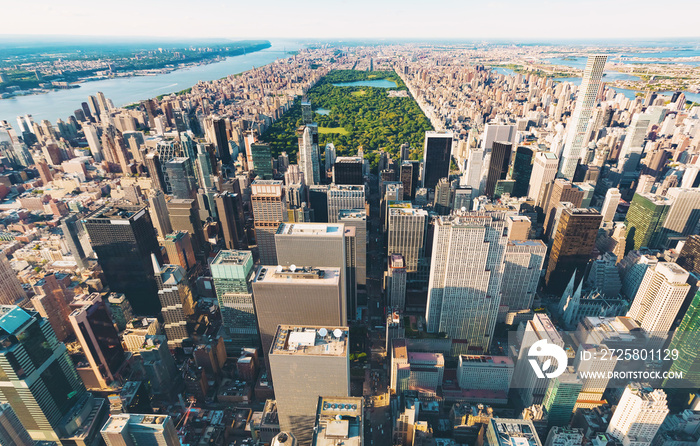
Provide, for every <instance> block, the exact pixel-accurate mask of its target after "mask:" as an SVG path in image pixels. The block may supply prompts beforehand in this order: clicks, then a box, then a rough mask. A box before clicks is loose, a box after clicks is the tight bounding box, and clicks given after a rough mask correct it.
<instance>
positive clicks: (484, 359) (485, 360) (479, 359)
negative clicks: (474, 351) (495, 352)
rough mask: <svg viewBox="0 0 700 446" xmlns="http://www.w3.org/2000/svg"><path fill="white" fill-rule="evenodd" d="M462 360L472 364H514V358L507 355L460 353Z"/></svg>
mask: <svg viewBox="0 0 700 446" xmlns="http://www.w3.org/2000/svg"><path fill="white" fill-rule="evenodd" d="M459 358H460V362H462V363H471V364H476V363H478V364H495V365H503V366H512V365H513V360H512V359H510V358H509V357H507V356H485V355H460V357H459Z"/></svg>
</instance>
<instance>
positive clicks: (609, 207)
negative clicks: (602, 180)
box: [600, 187, 621, 224]
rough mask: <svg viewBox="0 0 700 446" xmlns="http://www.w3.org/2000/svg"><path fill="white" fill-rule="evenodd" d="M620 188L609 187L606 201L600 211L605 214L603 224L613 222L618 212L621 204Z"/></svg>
mask: <svg viewBox="0 0 700 446" xmlns="http://www.w3.org/2000/svg"><path fill="white" fill-rule="evenodd" d="M620 198H621V195H620V190H619V189H617V188H614V187H613V188H611V189H608V191H607V192H606V193H605V201H603V208H602V209H601V211H600V213H601V214H602V215H603V224H605V223H612V221H613V219H614V218H615V213H616V212H617V205H618V204H620Z"/></svg>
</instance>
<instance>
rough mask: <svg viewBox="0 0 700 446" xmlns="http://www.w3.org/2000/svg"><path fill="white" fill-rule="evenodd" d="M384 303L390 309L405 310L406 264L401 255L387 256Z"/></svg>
mask: <svg viewBox="0 0 700 446" xmlns="http://www.w3.org/2000/svg"><path fill="white" fill-rule="evenodd" d="M384 280H385V281H386V284H385V289H386V302H387V304H388V305H389V307H391V308H392V309H398V310H401V311H403V310H405V309H406V264H405V263H404V261H403V257H402V256H401V254H391V255H390V256H389V268H388V270H387V272H386V277H385V279H384Z"/></svg>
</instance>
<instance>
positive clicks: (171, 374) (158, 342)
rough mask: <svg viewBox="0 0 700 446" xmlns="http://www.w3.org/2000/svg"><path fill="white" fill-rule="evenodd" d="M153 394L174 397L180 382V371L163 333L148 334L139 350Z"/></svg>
mask: <svg viewBox="0 0 700 446" xmlns="http://www.w3.org/2000/svg"><path fill="white" fill-rule="evenodd" d="M138 352H139V355H141V359H143V368H144V370H145V371H146V377H147V378H148V380H149V381H150V383H151V389H152V391H153V394H155V395H161V396H165V397H172V396H173V395H174V394H175V391H176V390H177V385H178V384H179V383H180V376H181V375H180V371H179V370H178V369H177V366H176V365H175V359H173V356H172V355H171V354H170V349H169V348H168V340H167V339H166V337H165V336H162V335H147V336H146V337H145V340H144V342H143V344H142V345H141V348H139V350H138Z"/></svg>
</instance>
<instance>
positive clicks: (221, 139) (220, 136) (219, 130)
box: [212, 118, 231, 164]
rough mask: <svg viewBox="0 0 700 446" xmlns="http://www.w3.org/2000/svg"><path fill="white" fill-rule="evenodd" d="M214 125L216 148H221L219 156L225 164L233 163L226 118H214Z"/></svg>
mask: <svg viewBox="0 0 700 446" xmlns="http://www.w3.org/2000/svg"><path fill="white" fill-rule="evenodd" d="M212 126H213V127H214V136H215V137H216V148H217V149H219V158H220V159H221V162H222V163H223V164H231V152H230V151H229V146H228V133H227V132H226V120H225V119H224V118H214V119H213V120H212Z"/></svg>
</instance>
